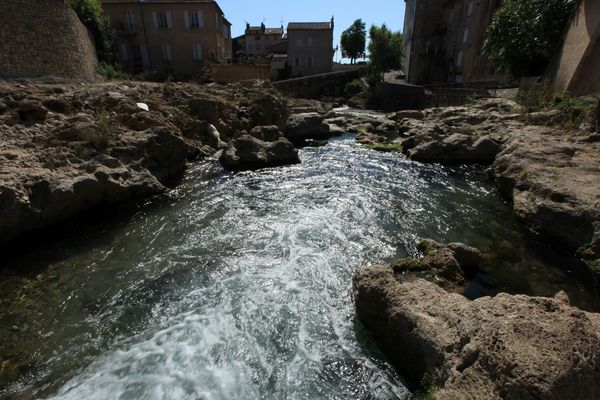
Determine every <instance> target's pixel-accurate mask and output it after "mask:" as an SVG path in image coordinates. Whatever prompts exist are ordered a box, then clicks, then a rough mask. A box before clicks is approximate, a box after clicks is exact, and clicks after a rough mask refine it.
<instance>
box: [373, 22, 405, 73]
mask: <svg viewBox="0 0 600 400" xmlns="http://www.w3.org/2000/svg"><path fill="white" fill-rule="evenodd" d="M369 37H370V39H371V43H369V57H370V59H371V63H370V68H371V72H372V74H374V75H381V74H383V73H384V72H385V71H387V70H390V69H399V68H402V59H403V57H404V45H403V38H402V32H392V31H391V30H389V29H388V27H387V26H386V25H385V24H383V25H381V26H376V25H373V26H371V29H370V32H369Z"/></svg>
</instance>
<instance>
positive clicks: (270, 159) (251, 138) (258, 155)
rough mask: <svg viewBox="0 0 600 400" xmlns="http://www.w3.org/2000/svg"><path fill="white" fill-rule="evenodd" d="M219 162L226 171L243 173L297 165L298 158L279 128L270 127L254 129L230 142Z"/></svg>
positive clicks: (295, 150) (296, 151)
mask: <svg viewBox="0 0 600 400" xmlns="http://www.w3.org/2000/svg"><path fill="white" fill-rule="evenodd" d="M220 161H221V163H222V164H223V166H224V167H225V168H227V169H230V170H233V171H245V170H256V169H260V168H268V167H278V166H282V165H290V164H298V163H299V162H300V158H299V157H298V150H297V149H296V148H295V147H294V145H293V144H292V143H291V142H290V141H289V140H287V139H286V138H285V137H283V134H282V133H281V132H280V131H279V128H277V127H276V126H271V127H259V128H255V129H253V130H252V132H251V133H250V135H245V136H242V137H240V138H237V139H234V140H232V141H231V142H230V143H229V146H228V147H227V149H226V150H225V151H223V154H222V155H221V158H220Z"/></svg>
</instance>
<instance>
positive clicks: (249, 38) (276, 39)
mask: <svg viewBox="0 0 600 400" xmlns="http://www.w3.org/2000/svg"><path fill="white" fill-rule="evenodd" d="M283 41H285V37H284V32H283V26H282V27H280V28H267V27H266V26H265V24H261V25H260V26H250V24H246V31H245V32H244V45H243V49H242V50H243V52H244V54H245V55H246V56H247V57H259V56H263V57H265V56H268V55H269V54H271V52H272V50H271V49H272V48H273V47H276V46H278V45H280V44H281V43H282V42H283Z"/></svg>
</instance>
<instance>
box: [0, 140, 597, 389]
mask: <svg viewBox="0 0 600 400" xmlns="http://www.w3.org/2000/svg"><path fill="white" fill-rule="evenodd" d="M301 158H302V160H303V163H302V164H300V165H297V166H292V167H288V168H280V169H273V170H265V171H260V172H255V173H238V174H231V173H225V172H223V171H222V169H221V168H220V167H219V166H218V164H217V163H216V162H215V161H210V162H206V163H203V164H200V165H197V166H195V167H193V168H192V170H191V171H190V172H189V174H188V176H187V178H186V180H185V182H184V183H183V185H182V186H181V187H180V188H179V189H177V190H176V191H174V192H172V193H170V194H169V196H168V197H167V198H160V199H156V200H155V201H153V202H151V203H149V204H147V205H145V206H144V207H142V208H141V210H140V211H139V212H138V213H137V214H136V215H134V216H128V217H127V218H126V219H125V220H121V221H120V222H114V221H107V222H105V223H100V224H94V225H93V226H89V227H88V228H87V229H85V230H81V231H79V232H77V233H76V234H73V235H72V236H71V237H67V238H64V239H61V240H59V241H55V242H52V244H51V245H50V246H47V247H46V248H42V249H39V250H36V251H35V252H34V253H31V254H27V255H25V256H24V257H21V258H20V259H18V260H10V261H8V262H5V264H6V265H4V266H3V268H4V269H3V275H2V278H1V279H0V290H1V293H2V296H1V303H0V320H1V327H0V329H1V330H0V340H1V343H2V345H1V347H0V385H2V386H0V396H3V397H9V398H11V397H14V398H30V397H52V398H60V399H83V398H85V399H146V398H157V399H199V398H200V399H202V398H206V399H271V398H278V399H279V398H290V399H404V398H407V396H408V391H407V390H406V389H405V388H404V386H403V384H402V382H401V379H400V377H399V376H398V375H397V374H396V373H395V372H394V370H393V369H392V368H391V367H390V365H389V364H388V363H387V362H386V361H385V359H384V358H383V357H382V356H381V354H379V353H378V351H377V349H376V348H375V347H374V346H373V345H372V343H371V342H370V341H369V339H368V335H367V334H366V333H365V332H364V331H363V330H362V327H361V326H360V324H358V323H356V322H355V319H354V311H353V304H352V299H351V278H352V275H353V272H354V271H355V270H356V268H358V267H360V266H364V265H367V264H371V263H377V262H382V261H386V260H390V259H392V258H394V257H398V256H404V255H407V254H410V253H411V252H413V251H414V244H415V241H416V240H417V239H418V238H420V237H432V238H434V239H437V240H440V241H463V242H465V243H467V244H470V245H474V246H477V247H479V248H480V249H482V251H483V252H484V255H485V258H484V259H485V267H486V270H487V275H489V276H491V277H492V278H494V279H495V281H496V287H495V288H494V289H490V287H491V286H490V285H485V284H483V285H480V286H478V285H477V284H475V286H476V288H475V291H476V292H477V293H480V292H481V290H488V291H490V290H494V291H508V292H514V293H527V294H535V295H554V294H555V293H556V292H557V291H558V290H560V289H565V290H567V291H568V293H569V294H570V295H571V297H572V299H573V301H574V302H575V303H576V304H579V305H581V306H584V307H586V308H594V307H597V304H595V303H593V302H592V301H591V300H590V299H592V296H591V295H590V294H589V293H588V292H587V291H586V290H585V288H583V287H581V286H580V285H578V284H577V283H576V282H577V280H575V279H573V276H572V275H573V273H571V272H570V271H569V261H568V260H566V259H561V258H560V256H559V255H558V254H556V253H554V252H553V251H552V250H551V249H550V248H547V247H542V246H540V245H537V244H536V243H535V242H534V241H533V239H532V236H531V235H529V234H527V233H526V232H525V231H524V230H523V228H522V227H521V225H520V224H519V223H518V222H517V221H515V220H514V219H513V217H512V215H511V210H510V207H509V206H508V205H506V204H504V203H503V202H502V201H501V200H500V199H499V197H498V195H497V194H496V192H495V191H494V190H493V188H492V187H491V186H490V185H489V184H488V183H485V180H484V179H483V173H482V172H478V171H476V170H452V169H446V168H442V167H439V166H425V165H420V164H416V163H412V162H410V161H407V160H406V159H405V158H404V157H403V156H401V155H398V154H383V153H376V152H373V151H371V150H367V149H363V148H360V147H358V146H357V145H355V144H354V142H353V140H352V138H350V137H345V138H341V139H338V140H335V141H333V142H332V143H331V144H330V145H328V146H326V147H322V148H309V149H304V150H302V151H301ZM480 281H481V282H484V281H485V279H481V280H480ZM485 288H487V289H485ZM490 293H491V291H490Z"/></svg>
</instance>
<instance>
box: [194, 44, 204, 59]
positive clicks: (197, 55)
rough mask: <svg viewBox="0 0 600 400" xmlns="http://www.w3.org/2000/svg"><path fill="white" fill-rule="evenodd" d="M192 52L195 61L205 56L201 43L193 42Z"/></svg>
mask: <svg viewBox="0 0 600 400" xmlns="http://www.w3.org/2000/svg"><path fill="white" fill-rule="evenodd" d="M192 53H193V56H194V60H195V61H200V60H202V59H203V58H204V57H203V55H202V45H201V44H199V43H194V44H192Z"/></svg>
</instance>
